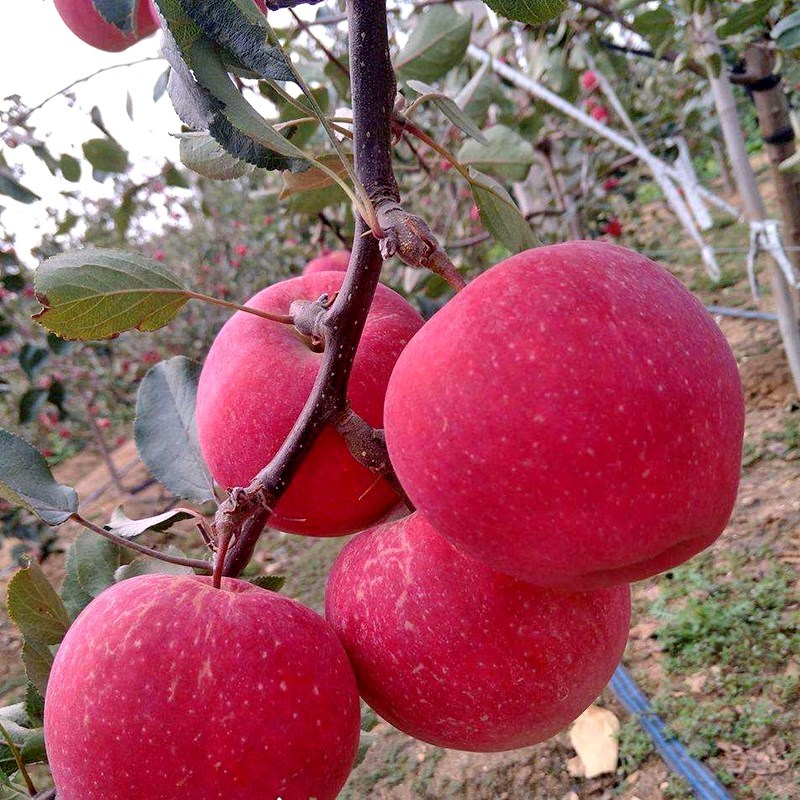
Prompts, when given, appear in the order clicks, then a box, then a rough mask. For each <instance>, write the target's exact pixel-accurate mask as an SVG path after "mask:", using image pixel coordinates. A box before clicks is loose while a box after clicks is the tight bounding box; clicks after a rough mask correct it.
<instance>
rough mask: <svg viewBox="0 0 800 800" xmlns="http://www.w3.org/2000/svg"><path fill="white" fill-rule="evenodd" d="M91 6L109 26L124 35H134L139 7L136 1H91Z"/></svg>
mask: <svg viewBox="0 0 800 800" xmlns="http://www.w3.org/2000/svg"><path fill="white" fill-rule="evenodd" d="M144 2H146V0H144ZM91 4H92V5H93V6H94V8H95V10H96V11H97V13H98V14H99V15H100V17H102V18H103V19H104V20H105V21H106V22H108V23H109V25H113V26H114V27H115V28H117V29H118V30H120V31H122V33H133V28H134V25H135V24H136V16H137V14H136V10H137V6H138V3H137V2H136V0H91Z"/></svg>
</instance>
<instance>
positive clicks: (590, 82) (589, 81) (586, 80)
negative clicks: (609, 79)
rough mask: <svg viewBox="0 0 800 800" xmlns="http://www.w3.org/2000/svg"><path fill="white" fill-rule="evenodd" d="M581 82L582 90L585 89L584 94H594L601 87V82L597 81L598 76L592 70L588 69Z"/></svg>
mask: <svg viewBox="0 0 800 800" xmlns="http://www.w3.org/2000/svg"><path fill="white" fill-rule="evenodd" d="M580 80H581V89H583V91H584V92H593V91H594V90H595V89H596V88H597V87H598V86H599V85H600V81H598V80H597V75H595V74H594V72H592V70H590V69H587V70H586V72H584V73H583V74H582V75H581V78H580Z"/></svg>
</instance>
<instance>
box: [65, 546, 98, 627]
mask: <svg viewBox="0 0 800 800" xmlns="http://www.w3.org/2000/svg"><path fill="white" fill-rule="evenodd" d="M80 535H81V536H89V535H90V531H85V532H83V533H81V534H80ZM95 536H96V534H95ZM61 599H62V600H63V601H64V606H65V607H66V609H67V611H68V612H69V615H70V618H71V619H73V620H74V619H75V618H76V617H77V616H78V614H80V613H81V611H83V609H84V608H86V606H88V605H89V603H91V602H92V600H94V598H93V597H92V596H91V595H90V594H89V593H88V592H87V591H85V590H84V589H83V587H82V586H81V585H80V583H79V581H78V553H77V550H76V549H75V545H74V544H73V545H72V547H70V548H69V550H68V551H67V564H66V575H65V576H64V583H63V584H62V585H61Z"/></svg>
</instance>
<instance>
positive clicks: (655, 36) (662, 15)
mask: <svg viewBox="0 0 800 800" xmlns="http://www.w3.org/2000/svg"><path fill="white" fill-rule="evenodd" d="M674 26H675V22H674V20H673V19H672V14H670V13H669V11H667V9H666V8H664V7H663V6H658V7H657V8H654V9H652V10H651V11H644V12H643V13H641V14H639V15H638V16H637V17H636V18H635V19H634V20H633V29H634V30H635V31H636V33H638V34H639V35H640V36H642V37H643V38H645V39H647V40H648V41H649V42H650V46H651V47H652V48H653V49H654V50H656V49H658V48H659V47H660V46H661V45H662V44H663V43H664V42H665V41H666V40H667V39H669V38H670V37H671V36H672V34H673V30H674Z"/></svg>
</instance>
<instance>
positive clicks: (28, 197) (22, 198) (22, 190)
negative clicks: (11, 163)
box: [0, 168, 41, 203]
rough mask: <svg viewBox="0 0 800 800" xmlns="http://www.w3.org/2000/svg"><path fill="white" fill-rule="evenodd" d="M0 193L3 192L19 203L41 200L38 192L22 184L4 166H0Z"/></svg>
mask: <svg viewBox="0 0 800 800" xmlns="http://www.w3.org/2000/svg"><path fill="white" fill-rule="evenodd" d="M0 194H4V195H6V196H8V197H10V198H11V199H12V200H16V201H17V202H19V203H33V202H35V201H36V200H41V197H39V195H38V194H36V193H35V192H32V191H31V190H30V189H28V188H27V187H25V186H23V185H22V184H21V183H20V182H19V181H18V180H17V179H16V178H15V177H14V176H13V175H12V174H11V171H10V170H8V169H5V168H0Z"/></svg>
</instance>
